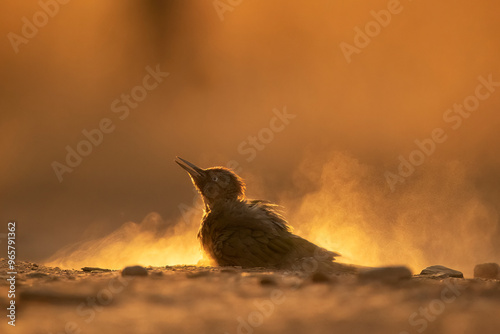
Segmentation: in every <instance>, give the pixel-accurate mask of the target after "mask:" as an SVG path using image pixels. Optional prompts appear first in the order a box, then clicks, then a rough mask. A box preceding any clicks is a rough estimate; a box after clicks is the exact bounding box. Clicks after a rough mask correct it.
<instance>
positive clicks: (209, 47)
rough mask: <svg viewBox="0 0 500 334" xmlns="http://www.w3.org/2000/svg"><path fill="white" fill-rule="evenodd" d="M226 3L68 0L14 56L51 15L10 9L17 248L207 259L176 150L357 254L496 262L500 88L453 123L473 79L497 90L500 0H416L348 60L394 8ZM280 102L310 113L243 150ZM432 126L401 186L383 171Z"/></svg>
mask: <svg viewBox="0 0 500 334" xmlns="http://www.w3.org/2000/svg"><path fill="white" fill-rule="evenodd" d="M42 3H45V4H47V3H53V1H42ZM214 3H215V2H212V1H159V0H144V1H125V0H120V1H118V0H115V1H104V2H103V1H96V0H93V1H85V2H81V1H70V2H68V3H67V4H59V8H58V9H57V12H54V15H53V17H49V18H48V21H47V23H46V24H44V25H43V26H41V27H39V28H38V32H37V33H36V34H35V36H34V37H32V38H27V42H26V43H22V44H19V45H18V52H17V53H16V52H15V47H13V45H12V43H11V41H10V40H9V34H10V33H15V34H17V35H22V28H23V24H24V22H25V21H23V17H26V18H27V20H29V21H31V22H33V15H35V14H36V13H37V12H39V11H40V10H43V9H42V7H41V5H40V3H39V2H37V1H31V2H18V1H12V0H8V1H6V2H5V3H4V10H3V11H2V14H0V15H1V16H2V20H1V21H0V29H1V32H2V34H3V36H4V38H3V41H2V42H1V43H0V61H1V67H0V76H1V78H2V80H1V81H0V97H1V98H0V110H1V114H0V115H1V116H0V117H1V118H0V120H1V121H0V133H1V139H0V152H1V163H0V171H1V172H0V189H1V192H0V196H1V198H0V221H2V222H4V224H5V226H6V225H7V221H8V220H9V219H15V220H17V222H18V231H17V232H18V236H17V238H18V241H19V243H20V244H19V245H18V254H19V256H20V257H21V258H23V259H27V260H32V261H42V260H45V259H47V258H48V257H50V256H51V255H52V254H54V253H56V252H57V251H58V250H61V249H62V248H63V247H64V246H67V245H72V246H74V245H75V244H76V243H80V242H91V243H90V244H89V243H86V244H83V245H84V247H83V248H81V247H80V246H81V244H78V245H79V246H78V247H80V248H78V252H77V253H74V252H73V251H74V248H72V250H68V249H67V248H65V249H64V250H63V251H59V252H58V253H57V254H58V256H57V257H56V258H55V260H57V261H60V262H61V263H62V262H64V261H63V260H64V259H65V258H66V259H67V258H68V257H70V258H71V260H72V261H74V262H73V263H68V266H77V265H81V264H88V265H92V264H95V263H97V264H101V265H107V266H109V267H116V266H121V265H123V264H124V263H123V261H126V260H125V259H118V254H119V253H120V252H123V254H126V255H127V257H128V258H129V260H130V257H131V256H132V255H131V254H136V252H135V251H136V250H137V252H139V249H140V248H143V247H144V245H145V241H144V240H148V241H147V242H146V244H152V243H153V241H154V240H162V242H161V243H158V244H156V243H154V245H153V248H151V249H150V250H148V251H147V252H146V253H147V254H146V253H144V251H142V253H141V252H139V254H138V255H137V254H136V255H137V257H135V258H133V260H134V261H136V262H143V264H146V265H147V264H154V265H160V264H162V263H163V264H176V263H186V262H193V261H197V259H198V258H199V253H198V249H197V247H198V246H197V242H196V239H195V234H196V224H197V220H198V219H199V216H200V211H199V210H198V209H197V208H195V209H193V211H192V212H196V214H193V215H191V211H189V212H190V213H189V217H190V218H189V219H186V218H185V217H183V215H182V212H183V209H182V208H183V204H186V205H187V206H188V207H192V203H193V196H194V193H193V190H192V185H191V184H190V181H189V179H188V177H187V175H186V174H185V172H184V171H183V170H181V169H180V168H179V167H178V166H177V165H176V164H174V163H173V161H172V160H173V158H174V157H175V156H176V155H180V156H182V157H183V158H186V159H188V160H190V161H192V162H194V163H196V164H198V165H200V166H201V167H210V166H215V165H226V163H227V162H228V161H233V160H234V161H237V162H238V165H239V170H240V176H242V177H243V178H244V179H246V180H247V182H248V196H249V197H252V198H262V199H268V200H271V201H274V202H277V203H279V204H281V205H283V206H284V207H285V213H286V216H287V217H288V219H289V221H290V223H291V224H292V225H293V226H294V227H295V230H296V232H297V233H299V234H301V235H304V236H306V237H309V238H311V239H313V240H314V241H315V242H318V243H320V244H322V245H323V246H326V247H330V248H334V250H336V251H339V252H340V253H343V254H344V256H345V261H350V262H356V263H359V264H365V265H382V264H394V263H407V264H410V265H411V266H412V268H413V269H414V270H415V271H417V270H419V269H421V268H420V266H424V265H432V264H443V265H448V266H454V267H457V269H461V270H464V271H465V272H467V273H470V271H471V269H472V267H473V265H474V264H475V263H479V262H485V261H496V262H498V261H500V230H499V220H498V219H499V217H498V213H499V209H500V158H499V154H498V147H499V146H500V135H499V131H498V129H499V127H500V116H499V112H500V89H498V91H496V92H493V93H491V96H490V97H489V98H488V99H486V100H484V101H481V103H480V105H479V107H478V108H477V110H475V111H474V112H472V113H471V115H470V117H468V118H466V119H463V124H461V126H460V127H459V128H458V129H456V130H453V129H452V128H451V127H450V124H447V123H446V122H445V121H444V120H443V114H444V113H445V111H446V110H447V109H448V108H451V107H452V106H453V104H455V103H462V102H463V101H464V99H465V98H466V97H467V96H469V95H471V94H474V91H475V88H476V86H477V85H478V83H479V81H478V77H479V76H483V77H485V78H486V77H488V75H492V77H493V80H494V81H500V63H499V59H500V43H499V41H498V36H500V21H499V20H498V10H499V9H500V5H499V4H498V2H494V1H492V0H490V1H480V2H475V3H472V2H469V1H439V2H431V1H422V0H420V1H406V0H402V1H401V2H400V6H401V11H400V12H399V13H398V14H393V15H392V17H391V22H390V23H389V24H388V25H387V26H386V27H381V30H380V33H379V34H377V35H376V36H373V37H371V38H370V39H371V41H370V43H369V44H368V45H367V46H366V47H364V48H361V49H360V52H359V53H355V54H353V55H352V59H351V62H350V63H348V62H347V61H346V58H345V57H344V54H343V53H342V51H341V48H340V47H339V46H340V44H341V43H343V42H345V43H349V44H351V45H354V38H355V34H356V32H355V27H359V28H360V29H364V27H365V25H366V24H367V23H369V22H370V21H373V20H374V17H373V14H371V11H375V12H379V11H380V10H384V9H387V7H388V1H378V0H377V1H355V2H352V1H327V0H318V1H313V2H310V3H304V2H303V1H295V0H291V1H290V0H289V1H282V0H276V1H264V0H256V1H241V2H239V3H238V2H237V1H233V2H232V3H233V4H234V5H229V2H228V1H222V3H225V4H226V5H227V6H229V7H227V8H230V9H227V10H226V11H224V12H223V13H221V12H220V11H221V9H220V8H219V9H216V8H215V6H214ZM53 8H54V7H53ZM218 11H219V12H218ZM221 17H222V18H223V20H222V19H221ZM10 36H11V38H12V35H10ZM157 65H159V68H160V69H161V70H162V71H164V72H168V73H169V76H168V77H166V78H164V81H163V82H161V83H160V84H159V85H158V87H157V88H155V89H152V90H151V91H148V92H147V96H146V98H145V99H144V100H143V101H141V102H139V103H138V106H137V107H136V108H133V109H132V108H131V109H130V114H129V115H128V117H127V118H125V119H123V120H121V119H119V117H118V116H119V114H116V113H114V112H113V111H112V109H111V104H112V102H113V101H114V100H115V99H117V98H118V99H119V98H120V97H121V95H122V94H130V92H131V90H132V89H133V88H134V87H135V86H137V85H141V84H142V82H143V78H144V76H145V75H146V74H147V73H148V72H147V71H146V67H147V66H150V67H151V68H156V66H157ZM285 107H286V110H287V111H288V112H289V113H290V114H293V115H296V117H295V118H294V119H292V120H290V123H289V124H288V125H287V126H286V127H285V128H284V130H283V131H281V132H279V133H275V135H274V139H273V140H272V141H270V142H269V143H268V144H266V145H265V148H264V149H262V150H261V151H258V152H257V155H256V157H255V159H253V160H252V161H247V157H248V156H247V155H243V154H241V150H239V149H238V147H239V146H240V145H241V143H242V142H244V141H248V136H254V135H257V134H258V133H259V132H260V131H261V130H262V129H263V128H266V127H269V122H270V120H271V119H272V117H273V115H274V114H273V109H275V108H276V109H278V110H283V108H285ZM103 118H109V119H111V120H112V121H113V124H114V125H115V129H114V131H113V132H112V133H109V134H105V135H104V137H103V140H102V143H101V144H100V145H98V146H97V147H94V148H93V150H92V153H91V154H89V155H88V156H87V157H83V159H82V162H81V164H79V165H78V166H77V167H75V168H74V170H73V171H72V172H71V173H65V174H64V175H63V181H62V182H59V180H58V178H57V176H56V173H55V172H54V170H53V166H52V164H53V162H54V161H57V162H60V163H63V164H64V163H65V158H66V154H67V152H66V146H68V145H69V146H70V147H72V148H75V147H76V146H77V144H78V143H79V142H80V141H81V140H83V139H85V137H84V135H83V134H82V130H85V129H86V130H89V131H90V130H92V129H95V128H97V127H98V126H99V122H100V121H101V120H102V119H103ZM435 128H443V129H444V130H445V131H446V134H447V136H448V137H447V140H446V141H445V142H444V143H442V144H438V145H437V147H436V150H435V152H434V153H433V154H432V155H430V156H429V157H427V158H426V160H425V162H424V163H423V164H422V165H420V166H418V167H416V170H415V172H414V173H413V174H412V175H411V176H409V177H408V178H407V179H406V181H405V182H404V183H401V184H398V185H397V186H396V188H395V190H394V192H392V191H391V190H390V188H389V185H388V183H387V182H386V177H385V176H384V173H385V172H386V171H390V172H393V173H397V168H398V165H399V160H398V157H399V156H400V155H402V156H404V157H408V156H409V154H410V153H411V152H412V151H413V150H415V149H416V148H417V147H416V145H415V143H414V141H415V140H423V139H425V138H429V137H430V135H431V132H432V131H433V130H434V129H435ZM189 210H191V209H189ZM151 212H156V213H158V214H159V216H154V217H153V221H155V222H156V223H155V224H156V225H155V224H153V225H154V227H152V229H153V230H154V231H155V232H154V233H153V234H152V235H150V236H149V237H148V238H146V239H141V240H140V241H139V240H137V239H135V237H132V236H129V237H130V239H125V241H127V242H125V243H123V240H121V241H120V242H122V244H119V245H120V246H119V247H112V248H111V249H107V250H105V251H104V250H103V251H102V252H101V253H92V248H93V247H94V248H95V243H94V244H92V242H93V241H92V240H94V241H95V240H100V241H99V242H100V243H101V246H102V243H104V244H106V245H114V246H116V244H115V241H116V239H117V238H118V239H119V238H120V236H119V235H121V234H120V233H121V232H120V233H118V234H117V231H123V229H124V226H123V224H124V223H126V222H137V223H139V222H141V221H142V220H143V218H144V217H146V216H148V214H150V213H151ZM149 217H150V216H149ZM150 220H151V217H150V219H146V221H150ZM182 223H185V226H181V225H179V224H182ZM175 224H177V225H176V227H175V226H174V225H175ZM150 227H151V225H148V226H142V230H141V229H140V228H139V227H138V226H136V225H134V224H132V230H131V231H133V232H131V233H132V234H134V235H136V236H137V235H139V234H140V232H138V231H145V230H148V228H150ZM180 230H182V231H181V232H179V231H180ZM176 231H177V232H176ZM129 233H130V231H129ZM176 233H177V234H176ZM179 233H180V234H179ZM173 235H176V236H177V237H176V238H177V239H175V242H174V241H172V239H171V237H172V236H173ZM179 235H180V236H181V237H180V238H179V237H178V236H179ZM110 236H113V237H112V238H110ZM122 236H123V235H122ZM102 238H104V239H102ZM172 244H175V245H176V246H175V247H168V246H169V245H172ZM85 245H86V246H85ZM91 245H94V246H92V247H91ZM106 245H104V246H102V247H107V246H106ZM124 245H126V247H128V249H127V251H126V252H125V250H124V249H123V247H124ZM89 247H90V248H89ZM194 248H196V249H195V250H193V249H194ZM2 252H3V251H2ZM175 252H178V254H176V253H175ZM123 254H122V255H123ZM182 254H189V256H187V257H186V256H182ZM51 260H54V257H52V258H51ZM57 261H56V262H57ZM99 261H101V262H99ZM89 262H92V263H89Z"/></svg>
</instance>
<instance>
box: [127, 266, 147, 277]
mask: <svg viewBox="0 0 500 334" xmlns="http://www.w3.org/2000/svg"><path fill="white" fill-rule="evenodd" d="M122 276H148V271H147V270H146V268H144V267H143V266H129V267H125V268H123V270H122Z"/></svg>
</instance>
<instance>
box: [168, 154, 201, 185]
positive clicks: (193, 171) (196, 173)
mask: <svg viewBox="0 0 500 334" xmlns="http://www.w3.org/2000/svg"><path fill="white" fill-rule="evenodd" d="M174 161H175V162H176V163H177V164H178V165H179V166H181V167H182V168H183V169H185V170H186V171H187V172H188V173H189V175H191V177H192V178H193V180H195V181H199V180H201V179H202V178H204V177H205V171H204V170H203V169H201V168H200V167H198V166H196V165H194V164H192V163H190V162H189V161H186V160H184V159H182V158H180V157H175V160H174Z"/></svg>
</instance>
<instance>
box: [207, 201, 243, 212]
mask: <svg viewBox="0 0 500 334" xmlns="http://www.w3.org/2000/svg"><path fill="white" fill-rule="evenodd" d="M242 201H244V199H243V198H238V197H228V198H224V197H223V198H216V199H208V198H203V202H204V203H205V212H206V213H209V212H211V211H214V210H218V209H224V208H227V207H228V206H230V205H232V204H236V203H239V202H242Z"/></svg>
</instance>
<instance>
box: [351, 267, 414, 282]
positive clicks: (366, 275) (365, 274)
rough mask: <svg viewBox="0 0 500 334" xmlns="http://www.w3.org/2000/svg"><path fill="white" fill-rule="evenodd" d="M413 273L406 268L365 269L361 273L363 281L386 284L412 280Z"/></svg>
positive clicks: (360, 277) (360, 276)
mask: <svg viewBox="0 0 500 334" xmlns="http://www.w3.org/2000/svg"><path fill="white" fill-rule="evenodd" d="M411 276H412V275H411V271H410V269H408V268H407V267H405V266H395V267H380V268H370V269H363V270H361V271H360V272H359V276H358V277H359V279H360V280H362V281H380V282H384V283H397V282H399V281H401V280H404V279H410V278H411Z"/></svg>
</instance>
